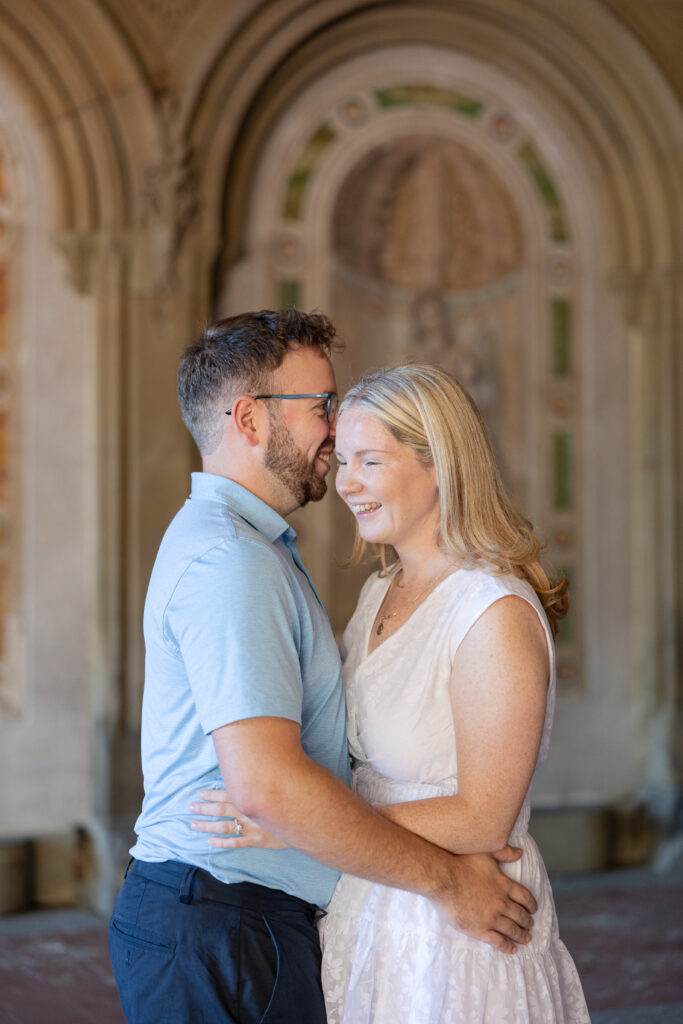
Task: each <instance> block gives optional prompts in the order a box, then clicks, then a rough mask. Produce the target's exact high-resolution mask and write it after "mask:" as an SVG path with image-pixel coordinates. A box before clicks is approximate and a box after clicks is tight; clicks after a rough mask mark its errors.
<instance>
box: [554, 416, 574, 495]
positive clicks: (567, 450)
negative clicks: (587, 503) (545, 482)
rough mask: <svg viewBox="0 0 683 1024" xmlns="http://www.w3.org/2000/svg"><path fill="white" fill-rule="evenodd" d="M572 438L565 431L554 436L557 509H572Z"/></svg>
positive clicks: (557, 432) (559, 431) (560, 431)
mask: <svg viewBox="0 0 683 1024" xmlns="http://www.w3.org/2000/svg"><path fill="white" fill-rule="evenodd" d="M572 447H573V445H572V436H571V434H568V433H567V432H566V431H564V430H558V431H556V432H555V433H554V434H553V504H554V506H555V508H557V509H568V508H571V507H572V461H573V452H572Z"/></svg>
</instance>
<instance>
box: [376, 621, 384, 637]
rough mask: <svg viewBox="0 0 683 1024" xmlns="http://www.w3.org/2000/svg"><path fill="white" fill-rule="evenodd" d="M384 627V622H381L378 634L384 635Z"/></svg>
mask: <svg viewBox="0 0 683 1024" xmlns="http://www.w3.org/2000/svg"><path fill="white" fill-rule="evenodd" d="M383 629H384V623H383V622H380V624H379V626H378V627H377V636H381V635H382V630H383Z"/></svg>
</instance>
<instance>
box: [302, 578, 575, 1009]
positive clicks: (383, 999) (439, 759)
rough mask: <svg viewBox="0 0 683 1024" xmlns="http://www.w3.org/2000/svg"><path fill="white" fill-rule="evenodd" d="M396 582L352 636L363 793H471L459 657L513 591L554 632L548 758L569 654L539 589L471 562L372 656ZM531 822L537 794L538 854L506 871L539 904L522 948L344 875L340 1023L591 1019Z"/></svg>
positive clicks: (326, 983)
mask: <svg viewBox="0 0 683 1024" xmlns="http://www.w3.org/2000/svg"><path fill="white" fill-rule="evenodd" d="M388 585H389V581H388V579H387V578H386V577H385V578H383V579H382V578H380V577H379V576H377V575H376V574H375V575H373V576H371V577H370V579H369V580H368V581H367V582H366V584H365V586H364V587H363V590H362V592H361V595H360V599H359V602H358V607H357V608H356V611H355V612H354V614H353V617H352V619H351V621H350V623H349V625H348V627H347V629H346V631H345V633H344V637H343V640H342V657H343V660H344V684H345V687H346V700H347V706H348V734H349V747H350V751H351V755H352V757H353V759H354V769H353V784H354V788H355V790H356V791H357V792H358V793H359V794H360V795H361V796H362V797H363V798H364V799H365V800H367V801H369V802H370V803H400V802H402V801H406V800H419V799H422V798H426V797H435V796H445V795H452V794H454V793H456V792H457V790H458V767H457V759H456V750H455V736H454V731H453V719H452V712H451V704H450V698H449V681H450V674H451V666H452V663H453V657H454V654H455V651H456V649H457V647H458V645H459V644H460V642H461V641H462V639H463V638H464V636H465V634H466V633H467V632H468V630H469V629H470V627H471V626H472V625H473V624H474V623H475V622H476V620H477V619H478V618H479V616H480V615H481V614H482V613H483V612H484V611H485V610H486V609H487V608H488V607H489V606H490V605H491V604H493V603H494V602H495V601H497V600H499V599H500V598H501V597H505V596H506V595H508V594H516V595H518V596H520V597H523V598H524V599H525V600H527V601H528V602H529V603H530V604H531V605H532V606H533V607H534V608H535V610H536V611H537V613H538V615H539V619H540V620H541V623H542V624H543V628H544V630H545V632H546V635H547V638H548V647H549V650H550V657H551V665H552V671H551V680H550V687H549V690H548V702H547V710H546V718H545V727H544V731H543V738H542V742H541V749H540V752H539V758H538V760H539V763H540V761H542V760H544V759H545V757H546V755H547V752H548V745H549V740H550V730H551V726H552V718H553V709H554V704H555V660H554V646H553V642H552V636H551V633H550V629H549V627H548V623H547V619H546V616H545V613H544V612H543V609H542V607H541V605H540V603H539V601H538V598H537V597H536V594H535V593H534V591H533V589H532V588H531V587H530V586H529V585H528V584H526V583H524V582H523V581H521V580H518V579H516V578H514V577H512V576H502V577H501V576H494V575H492V574H489V573H488V572H486V571H484V570H481V569H460V570H458V571H456V572H454V573H453V574H452V575H451V576H448V577H447V578H446V579H445V580H443V581H442V582H441V583H440V584H439V585H438V587H436V589H435V590H433V591H432V593H431V594H430V595H429V596H428V597H427V598H426V600H425V601H424V602H423V603H422V604H421V605H420V606H419V607H418V608H417V610H416V611H415V612H414V613H413V615H412V616H411V618H410V619H409V620H408V621H407V622H406V623H405V625H403V626H402V627H401V628H400V629H398V630H397V631H396V633H394V634H393V635H392V636H390V637H388V638H387V639H386V640H385V641H384V643H383V644H381V645H380V646H379V647H378V648H376V649H375V650H374V651H373V652H372V653H371V654H370V655H366V651H367V645H368V637H369V631H370V629H371V627H372V624H373V622H374V619H375V615H376V613H377V610H378V608H379V606H380V604H381V602H382V599H383V597H384V594H385V591H386V589H387V587H388ZM528 822H529V795H528V794H527V796H526V798H525V800H524V804H523V806H522V809H521V811H520V813H519V817H518V819H517V822H516V824H515V826H514V829H513V831H512V834H511V840H510V841H511V842H513V843H514V845H515V846H520V847H521V848H522V849H523V851H524V855H523V857H522V858H521V860H519V861H517V862H516V863H514V864H509V865H505V867H504V870H505V872H506V874H508V875H509V876H510V877H512V878H514V879H515V880H517V881H519V882H521V883H522V884H523V885H525V886H527V888H528V889H530V890H531V892H532V893H533V894H534V896H535V897H536V900H537V901H538V911H537V913H536V915H535V923H534V928H533V938H532V941H531V942H530V943H529V945H528V946H525V947H524V948H520V949H519V950H518V952H517V953H515V954H513V955H506V954H503V953H499V952H497V951H496V950H494V949H493V948H492V947H490V946H488V945H486V944H485V943H483V942H479V941H478V940H476V939H470V938H468V937H467V936H466V935H465V934H463V933H462V932H461V931H459V930H458V929H457V928H456V927H455V926H452V925H449V924H448V923H446V922H445V920H444V919H443V918H442V917H441V916H440V914H439V912H438V911H437V909H436V907H435V906H434V905H433V904H432V903H431V902H430V901H429V900H428V899H426V898H425V897H423V896H418V895H415V894H414V893H410V892H404V891H402V890H399V889H391V888H388V887H387V886H383V885H377V884H375V883H372V882H367V881H365V880H363V879H360V878H356V877H354V876H352V875H342V877H341V879H340V881H339V883H338V885H337V888H336V890H335V893H334V896H333V898H332V901H331V903H330V905H329V907H328V913H327V916H326V917H324V918H322V920H321V922H320V930H321V941H322V947H323V968H322V978H323V989H324V991H325V999H326V1003H327V1016H328V1024H554V1022H558V1024H559V1022H564V1024H590V1018H589V1016H588V1011H587V1009H586V1003H585V999H584V996H583V991H582V989H581V983H580V981H579V977H578V974H577V972H576V968H575V966H574V963H573V961H572V959H571V957H570V955H569V953H568V951H567V949H566V948H565V946H564V945H563V943H562V942H561V941H560V938H559V934H558V927H557V917H556V914H555V907H554V904H553V897H552V893H551V890H550V883H549V881H548V876H547V874H546V871H545V867H544V865H543V861H542V859H541V856H540V853H539V851H538V847H537V846H536V844H535V843H534V841H533V839H532V838H531V837H530V836H529V834H528V832H527V826H528Z"/></svg>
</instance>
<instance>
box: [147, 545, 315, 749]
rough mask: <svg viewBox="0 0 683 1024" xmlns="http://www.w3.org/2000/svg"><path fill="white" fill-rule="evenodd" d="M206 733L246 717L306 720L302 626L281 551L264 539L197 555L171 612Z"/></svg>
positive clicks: (168, 628) (173, 635)
mask: <svg viewBox="0 0 683 1024" xmlns="http://www.w3.org/2000/svg"><path fill="white" fill-rule="evenodd" d="M164 629H165V632H166V633H167V636H168V638H169V639H171V640H172V641H173V642H174V643H175V645H176V646H177V648H178V649H179V651H180V654H181V656H182V659H183V662H184V665H185V669H186V672H187V676H188V679H189V683H190V687H191V690H192V694H193V698H194V701H195V707H196V711H197V715H198V717H199V720H200V722H201V725H202V729H203V730H204V732H205V733H207V734H209V733H211V732H213V730H214V729H217V728H219V727H220V726H223V725H228V724H230V723H231V722H237V721H240V720H242V719H246V718H258V717H262V716H274V717H278V718H287V719H291V720H292V721H295V722H299V723H301V708H302V699H303V686H302V675H301V665H300V661H299V649H300V639H301V629H300V620H299V613H298V609H297V604H296V600H295V598H294V594H293V591H292V588H291V586H290V585H289V581H288V578H287V569H286V566H285V565H284V564H283V562H282V561H281V559H280V557H279V556H278V554H277V553H276V552H275V551H274V550H272V549H270V548H269V547H268V546H267V545H266V544H264V543H262V542H260V541H252V540H249V539H245V538H236V539H234V540H233V539H231V540H226V541H223V542H221V543H219V544H217V545H215V546H214V547H212V548H210V549H209V550H208V551H206V552H205V553H204V554H203V555H201V556H200V557H198V558H196V559H194V560H193V562H192V563H191V564H190V566H189V567H188V568H187V570H186V571H185V572H184V574H183V576H182V577H181V579H180V581H179V582H178V585H177V586H176V588H175V591H174V593H173V596H172V598H171V600H170V601H169V604H168V606H167V608H166V612H165V616H164Z"/></svg>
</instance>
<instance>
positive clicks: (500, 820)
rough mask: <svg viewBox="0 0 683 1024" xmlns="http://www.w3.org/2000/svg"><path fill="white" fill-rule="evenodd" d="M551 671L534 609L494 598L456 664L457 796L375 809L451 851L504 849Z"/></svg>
mask: <svg viewBox="0 0 683 1024" xmlns="http://www.w3.org/2000/svg"><path fill="white" fill-rule="evenodd" d="M548 673H549V659H548V646H547V642H546V637H545V633H544V631H543V628H542V626H541V623H540V621H539V618H538V615H537V613H536V612H535V611H534V609H533V608H532V606H531V605H530V604H529V603H528V602H527V601H525V600H524V599H523V598H521V597H516V596H513V595H510V596H508V597H504V598H501V599H500V600H499V601H496V602H495V603H494V604H493V605H491V606H490V607H489V608H488V609H487V610H486V611H485V612H484V614H483V615H482V616H481V617H480V618H479V619H478V620H477V622H475V624H474V625H473V626H472V628H471V629H470V630H469V632H468V633H467V635H466V637H465V638H464V640H463V641H462V643H461V644H460V646H459V648H458V650H457V652H456V655H455V659H454V662H453V671H452V675H451V706H452V711H453V726H454V731H455V743H456V750H457V756H458V793H457V795H456V796H452V797H434V798H431V799H426V800H414V801H410V802H408V803H400V804H387V805H383V806H380V807H378V808H377V809H378V810H379V811H381V813H382V814H384V815H385V816H386V817H387V818H389V819H390V820H391V821H393V822H395V823H396V824H399V825H402V826H403V827H404V828H407V829H410V831H411V832H417V833H418V835H421V836H423V837H424V838H425V839H428V840H429V841H430V842H432V843H434V844H436V845H437V846H442V847H444V848H445V849H447V850H450V851H452V852H454V853H479V852H486V851H489V852H490V851H495V850H500V849H502V848H503V847H504V846H505V844H506V843H507V841H508V838H509V835H510V831H511V829H512V827H513V825H514V823H515V820H516V818H517V815H518V813H519V809H520V807H521V805H522V801H523V800H524V796H525V794H526V791H527V789H528V787H529V783H530V781H531V776H532V774H533V771H534V767H535V765H536V758H537V756H538V748H539V745H540V742H541V735H542V732H543V722H544V719H545V706H546V698H547V690H548Z"/></svg>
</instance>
